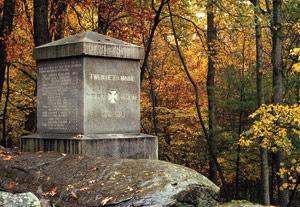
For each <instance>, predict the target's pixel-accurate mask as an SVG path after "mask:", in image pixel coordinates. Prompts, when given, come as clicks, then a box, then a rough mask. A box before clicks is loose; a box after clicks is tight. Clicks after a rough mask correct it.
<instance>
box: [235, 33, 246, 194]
mask: <svg viewBox="0 0 300 207" xmlns="http://www.w3.org/2000/svg"><path fill="white" fill-rule="evenodd" d="M245 44H246V38H245V36H244V40H243V49H242V71H241V74H240V81H241V89H240V113H239V129H238V135H239V137H240V135H241V134H242V132H243V125H244V109H243V103H244V101H245V97H244V96H245V95H244V94H245ZM240 153H241V146H240V144H238V148H237V159H236V178H235V198H236V199H239V198H240V197H239V192H240V189H239V188H240V185H239V184H240V179H239V178H240Z"/></svg>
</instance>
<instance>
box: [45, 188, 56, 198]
mask: <svg viewBox="0 0 300 207" xmlns="http://www.w3.org/2000/svg"><path fill="white" fill-rule="evenodd" d="M56 194H57V187H56V186H53V187H52V188H51V190H50V191H48V192H45V193H43V196H45V197H47V198H48V197H53V196H55V195H56Z"/></svg>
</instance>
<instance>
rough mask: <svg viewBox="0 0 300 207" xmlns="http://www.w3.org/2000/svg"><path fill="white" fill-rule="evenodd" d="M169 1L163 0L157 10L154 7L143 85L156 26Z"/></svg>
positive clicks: (142, 72) (142, 74)
mask: <svg viewBox="0 0 300 207" xmlns="http://www.w3.org/2000/svg"><path fill="white" fill-rule="evenodd" d="M168 2H169V0H161V2H160V5H159V8H158V9H157V10H156V9H154V10H155V16H154V19H153V23H152V25H151V27H150V34H149V38H148V40H147V43H146V47H145V57H144V61H143V63H142V66H141V85H142V82H143V79H144V75H145V70H146V67H147V62H148V58H149V54H150V50H151V44H152V41H153V39H154V34H155V31H156V28H157V26H158V24H159V22H160V15H161V13H162V10H163V7H164V5H165V4H167V3H168Z"/></svg>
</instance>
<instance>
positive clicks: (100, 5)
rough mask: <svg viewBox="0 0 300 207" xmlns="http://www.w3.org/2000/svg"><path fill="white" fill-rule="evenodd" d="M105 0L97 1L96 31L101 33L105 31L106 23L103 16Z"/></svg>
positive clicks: (104, 33)
mask: <svg viewBox="0 0 300 207" xmlns="http://www.w3.org/2000/svg"><path fill="white" fill-rule="evenodd" d="M105 5H106V1H103V0H100V1H99V3H98V28H97V32H98V33H100V34H103V35H106V33H107V29H108V28H107V25H106V22H107V21H106V20H105V18H104V14H105V10H106V6H105Z"/></svg>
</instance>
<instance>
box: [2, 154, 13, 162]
mask: <svg viewBox="0 0 300 207" xmlns="http://www.w3.org/2000/svg"><path fill="white" fill-rule="evenodd" d="M0 156H1V158H2V160H6V161H8V160H12V159H13V156H11V155H5V154H1V155H0Z"/></svg>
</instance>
